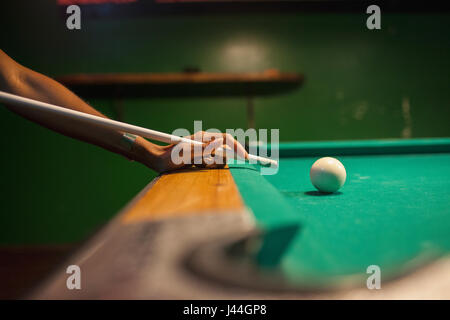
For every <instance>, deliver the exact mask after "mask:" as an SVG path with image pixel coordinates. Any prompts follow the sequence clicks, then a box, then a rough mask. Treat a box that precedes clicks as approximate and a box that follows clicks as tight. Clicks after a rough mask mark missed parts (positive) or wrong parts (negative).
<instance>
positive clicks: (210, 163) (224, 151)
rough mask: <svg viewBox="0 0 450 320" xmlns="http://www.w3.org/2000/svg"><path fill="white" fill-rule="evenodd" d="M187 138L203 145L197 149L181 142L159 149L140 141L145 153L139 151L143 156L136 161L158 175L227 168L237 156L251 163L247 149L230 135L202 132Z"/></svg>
mask: <svg viewBox="0 0 450 320" xmlns="http://www.w3.org/2000/svg"><path fill="white" fill-rule="evenodd" d="M186 138H189V139H192V140H196V141H200V142H203V145H202V146H194V145H192V144H190V143H185V142H181V143H177V144H170V145H168V146H157V145H155V144H152V143H150V142H148V141H147V140H145V139H143V138H138V139H137V140H136V143H137V145H138V149H139V148H140V149H142V150H141V151H140V153H141V154H142V155H141V156H139V157H137V160H138V161H141V162H142V163H143V164H145V165H146V166H148V167H150V168H152V169H154V170H156V171H157V172H166V171H172V170H177V169H182V168H187V167H192V166H195V167H200V168H208V169H213V168H223V167H225V165H226V164H227V158H228V157H230V156H231V157H235V155H237V156H238V157H239V158H241V159H248V153H247V151H245V148H244V147H243V146H242V145H241V144H240V143H239V142H238V141H236V140H235V139H234V138H233V137H232V136H231V135H229V134H224V133H210V132H204V131H201V132H197V133H195V134H193V135H191V136H187V137H186ZM140 159H142V160H140Z"/></svg>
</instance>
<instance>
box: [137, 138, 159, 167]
mask: <svg viewBox="0 0 450 320" xmlns="http://www.w3.org/2000/svg"><path fill="white" fill-rule="evenodd" d="M165 148H166V147H165V146H159V145H157V144H154V143H151V142H149V141H148V140H146V139H144V138H142V137H139V136H138V137H137V138H136V140H135V142H134V144H133V149H132V157H133V159H134V160H135V161H138V162H140V163H142V164H143V165H145V166H147V167H149V168H151V169H153V170H155V171H158V172H161V171H162V170H161V168H160V167H161V163H162V162H163V161H162V157H163V155H164V153H165Z"/></svg>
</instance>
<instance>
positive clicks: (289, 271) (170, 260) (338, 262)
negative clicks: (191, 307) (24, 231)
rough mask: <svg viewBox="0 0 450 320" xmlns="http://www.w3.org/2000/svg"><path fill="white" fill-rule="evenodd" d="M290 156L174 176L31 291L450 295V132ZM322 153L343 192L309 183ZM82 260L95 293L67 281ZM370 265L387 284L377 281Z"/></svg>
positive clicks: (334, 144) (307, 145)
mask: <svg viewBox="0 0 450 320" xmlns="http://www.w3.org/2000/svg"><path fill="white" fill-rule="evenodd" d="M279 154H280V165H279V171H278V172H277V173H276V174H274V175H261V174H260V167H259V166H258V165H254V164H235V163H230V164H229V168H226V169H216V170H200V169H191V170H181V171H178V172H172V173H168V174H163V175H160V176H159V177H158V178H156V179H155V180H154V181H152V182H151V183H150V184H149V185H148V186H147V187H146V188H145V189H144V190H143V191H142V192H141V193H140V194H139V195H137V196H136V197H135V199H133V200H132V201H131V202H130V203H129V204H128V205H127V206H126V207H125V208H124V209H123V210H122V211H121V213H119V214H118V215H117V216H116V218H115V219H114V220H113V221H111V222H110V223H109V224H108V225H107V226H105V227H104V228H103V229H102V230H101V231H100V232H98V233H97V234H95V235H94V236H93V237H92V238H90V239H89V240H88V241H86V243H85V244H84V245H83V246H81V248H80V249H79V250H78V251H77V252H76V253H74V254H73V255H72V256H71V257H70V258H68V259H67V260H66V261H64V262H63V263H62V265H61V266H60V267H59V268H58V269H57V270H56V271H55V273H54V274H52V275H51V276H50V277H49V278H48V279H47V280H46V281H44V282H43V283H42V284H41V285H40V286H39V287H37V288H36V289H35V290H34V291H33V292H32V293H31V295H30V297H32V298H38V299H47V298H74V299H77V298H83V299H85V298H88V299H89V298H94V299H96V298H100V299H101V298H294V299H297V298H312V299H316V298H317V299H322V298H332V299H334V298H338V299H343V298H344V299H345V298H358V299H359V298H362V299H365V298H374V299H385V298H386V299H392V298H393V299H397V298H450V271H449V270H450V258H449V256H448V253H449V252H450V139H449V138H432V139H431V138H430V139H411V140H369V141H331V142H298V143H297V142H295V143H282V144H280V146H279ZM322 156H333V157H336V158H338V159H339V160H340V161H341V162H342V163H343V164H344V166H345V167H346V170H347V180H346V183H345V185H344V186H343V187H342V188H341V189H340V190H339V191H338V192H336V193H333V194H324V193H320V192H318V191H317V190H315V189H314V187H313V186H312V184H311V182H310V180H309V169H310V167H311V165H312V164H313V162H314V161H315V160H316V159H317V158H319V157H322ZM70 264H77V265H79V266H80V268H81V270H86V271H85V274H86V276H85V277H83V278H82V282H83V288H84V290H80V291H77V290H75V291H73V290H67V288H66V287H65V281H66V278H67V274H66V273H65V266H67V265H70ZM370 266H377V267H379V270H380V271H381V289H373V290H369V289H368V287H367V279H368V278H369V276H371V271H370V270H372V269H370V268H369V267H370ZM368 268H369V269H370V270H369V271H368Z"/></svg>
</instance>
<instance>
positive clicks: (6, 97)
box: [0, 91, 278, 166]
mask: <svg viewBox="0 0 450 320" xmlns="http://www.w3.org/2000/svg"><path fill="white" fill-rule="evenodd" d="M0 102H3V103H5V104H11V105H15V106H20V107H28V108H32V109H37V110H45V111H47V112H50V113H52V114H56V115H60V116H66V117H69V118H72V119H76V120H81V121H84V122H87V123H90V124H95V125H98V126H101V127H104V128H109V129H114V130H121V131H124V132H128V133H132V134H137V135H140V136H142V137H144V138H148V139H152V140H156V141H160V142H164V143H180V142H185V143H191V144H193V145H203V142H200V141H196V140H191V139H187V138H183V137H179V136H175V135H172V134H168V133H164V132H159V131H156V130H151V129H147V128H143V127H139V126H135V125H132V124H128V123H124V122H120V121H116V120H111V119H107V118H102V117H99V116H94V115H92V114H89V113H84V112H80V111H76V110H72V109H67V108H63V107H60V106H57V105H54V104H50V103H45V102H42V101H37V100H33V99H28V98H24V97H21V96H18V95H15V94H11V93H7V92H3V91H0ZM219 149H222V148H219ZM222 150H223V149H222ZM217 151H219V152H220V151H221V150H217ZM225 152H226V154H227V155H232V156H234V152H233V151H231V150H226V151H225ZM248 159H249V160H255V161H259V162H260V163H262V164H264V165H270V164H273V165H275V166H278V162H277V161H276V160H272V159H268V158H264V157H260V156H256V155H253V154H249V155H248Z"/></svg>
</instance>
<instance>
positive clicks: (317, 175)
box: [309, 157, 347, 192]
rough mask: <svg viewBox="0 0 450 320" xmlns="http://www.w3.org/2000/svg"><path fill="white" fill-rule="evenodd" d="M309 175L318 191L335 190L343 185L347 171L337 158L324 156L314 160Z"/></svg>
mask: <svg viewBox="0 0 450 320" xmlns="http://www.w3.org/2000/svg"><path fill="white" fill-rule="evenodd" d="M309 177H310V178H311V182H312V184H313V185H314V187H316V188H317V189H318V190H319V191H322V192H336V191H338V190H339V188H341V187H342V186H343V185H344V183H345V179H346V178H347V172H345V167H344V165H343V164H342V163H341V162H340V161H339V160H338V159H335V158H331V157H324V158H320V159H319V160H317V161H316V162H314V164H313V165H312V167H311V171H310V172H309Z"/></svg>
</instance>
